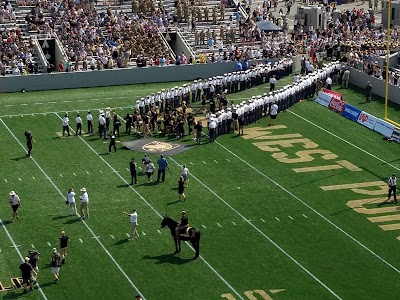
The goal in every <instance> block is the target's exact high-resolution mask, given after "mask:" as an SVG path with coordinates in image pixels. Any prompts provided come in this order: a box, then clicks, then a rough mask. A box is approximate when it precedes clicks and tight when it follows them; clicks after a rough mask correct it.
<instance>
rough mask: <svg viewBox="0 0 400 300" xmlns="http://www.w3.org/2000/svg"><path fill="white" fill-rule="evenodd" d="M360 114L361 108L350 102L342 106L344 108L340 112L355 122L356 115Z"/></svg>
mask: <svg viewBox="0 0 400 300" xmlns="http://www.w3.org/2000/svg"><path fill="white" fill-rule="evenodd" d="M360 114H361V110H359V109H358V108H357V107H354V106H352V105H350V104H347V103H346V105H345V106H344V110H343V112H342V115H343V116H344V117H346V118H348V119H350V120H352V121H354V122H357V120H358V117H359V116H360Z"/></svg>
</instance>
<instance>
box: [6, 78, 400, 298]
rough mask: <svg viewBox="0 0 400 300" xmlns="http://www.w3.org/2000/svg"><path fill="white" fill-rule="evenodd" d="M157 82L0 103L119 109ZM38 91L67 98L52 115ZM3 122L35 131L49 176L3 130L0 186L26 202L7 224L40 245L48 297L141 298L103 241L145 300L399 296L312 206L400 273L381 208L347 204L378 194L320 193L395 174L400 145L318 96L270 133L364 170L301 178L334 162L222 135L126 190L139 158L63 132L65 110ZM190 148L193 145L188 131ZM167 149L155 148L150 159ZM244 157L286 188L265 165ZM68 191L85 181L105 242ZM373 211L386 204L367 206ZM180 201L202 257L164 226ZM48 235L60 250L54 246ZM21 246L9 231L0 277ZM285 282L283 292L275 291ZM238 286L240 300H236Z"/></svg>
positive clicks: (382, 271) (17, 108)
mask: <svg viewBox="0 0 400 300" xmlns="http://www.w3.org/2000/svg"><path fill="white" fill-rule="evenodd" d="M290 80H291V78H285V79H282V80H280V81H279V82H278V85H285V84H286V82H289V81H290ZM174 85H175V84H174V83H171V84H170V85H163V86H174ZM141 88H143V90H141ZM160 88H162V86H161V85H147V86H133V87H118V88H117V89H114V88H104V89H93V90H91V89H81V90H73V91H70V90H68V91H52V92H49V94H47V93H46V92H40V93H37V94H36V93H26V94H5V95H2V96H1V97H7V98H6V99H7V101H8V102H7V103H13V104H12V105H13V106H7V107H4V109H2V111H1V115H2V116H4V115H9V114H14V115H15V114H27V113H32V112H47V111H66V110H81V111H83V110H86V109H89V108H90V109H92V108H101V107H103V108H104V106H108V105H109V104H108V103H110V101H114V102H112V104H110V106H119V107H125V106H126V107H129V106H130V105H131V104H132V101H129V99H130V98H129V97H131V96H132V100H134V99H136V98H135V97H136V95H139V96H145V95H147V94H148V93H149V92H153V91H158V90H159V89H160ZM265 90H268V85H264V86H261V87H257V88H254V89H251V90H249V91H245V92H242V93H237V94H234V95H230V96H229V100H234V101H241V100H239V99H244V98H247V97H250V96H252V95H257V94H261V93H263V92H264V91H265ZM106 93H109V94H108V95H113V97H112V96H109V97H108V98H111V97H112V98H115V97H128V98H123V99H118V100H116V99H108V100H107V99H104V98H106ZM345 93H346V94H345V100H346V101H347V100H348V98H349V99H354V101H358V100H357V99H361V98H362V95H361V94H359V93H357V91H355V92H353V93H351V94H350V93H349V92H348V91H345ZM34 94H36V95H39V94H40V97H44V98H43V99H51V98H53V99H57V100H54V101H55V102H57V103H54V104H53V106H52V107H51V110H46V109H49V108H48V107H45V106H44V105H43V107H42V105H41V104H36V105H35V104H32V103H36V102H34V101H39V100H36V99H37V98H36V96H34ZM82 95H85V96H84V98H83V99H85V100H87V99H92V98H91V97H93V98H94V99H96V98H98V99H99V100H94V101H93V100H87V101H79V102H78V100H79V99H81V98H80V97H81V96H82ZM25 97H27V98H25ZM82 97H83V96H82ZM27 99H29V105H20V104H25V103H26V102H27ZM50 101H51V100H49V102H50ZM63 101H72V102H63ZM92 101H93V102H92ZM41 102H44V100H43V101H41ZM31 104H32V105H31ZM372 104H373V105H370V106H369V108H371V111H370V112H371V113H373V114H375V115H377V116H379V114H378V113H379V110H380V109H381V110H382V111H383V106H382V103H381V102H380V101H379V100H377V101H374V102H373V103H372ZM97 105H98V106H97ZM356 106H357V105H356ZM358 107H360V106H359V105H358ZM372 108H375V110H373V109H372ZM363 109H365V108H363ZM368 111H369V110H368ZM96 116H97V115H96ZM299 116H301V117H304V118H306V119H308V120H309V121H311V122H314V123H316V124H318V125H320V126H322V127H323V128H325V129H327V130H329V131H331V132H333V133H334V134H336V135H337V136H340V137H341V138H343V139H345V140H347V141H350V142H351V143H353V144H354V145H355V146H358V147H360V148H362V149H366V150H367V151H368V152H370V153H372V154H374V155H376V156H377V157H380V158H382V159H384V160H386V161H388V162H390V163H391V164H392V166H393V167H390V166H388V165H387V164H384V163H382V162H381V161H379V160H377V159H376V158H373V157H371V156H370V155H368V154H366V153H364V152H361V151H360V150H357V149H356V148H354V147H353V146H352V145H349V144H347V143H345V142H343V141H341V140H339V139H337V138H336V137H334V136H332V135H329V134H327V133H326V132H324V131H322V130H321V129H318V128H317V127H315V126H313V125H312V124H310V123H307V122H306V121H304V120H303V119H301V118H300V117H299ZM2 120H3V121H4V122H5V123H6V125H7V126H8V127H9V128H10V130H11V131H12V132H13V133H14V134H15V135H16V137H17V138H18V140H19V141H21V143H23V144H24V137H23V131H25V130H27V129H29V130H32V132H33V133H34V138H35V141H36V142H35V143H34V150H33V158H34V159H35V161H36V162H37V163H38V164H39V165H40V167H41V168H42V170H43V171H44V172H45V173H46V174H43V173H42V171H41V170H40V169H39V168H38V167H37V166H36V165H35V163H34V161H33V160H31V159H25V158H23V156H24V151H23V149H22V147H21V146H20V145H19V144H18V143H17V142H16V141H15V139H14V138H13V137H12V135H11V134H10V133H9V132H8V131H7V130H6V128H5V126H3V125H2V124H1V125H0V126H1V127H2V128H3V130H1V131H0V140H1V141H2V143H0V153H1V160H2V170H3V172H2V178H0V190H1V193H2V195H4V198H5V199H6V200H7V193H8V192H9V191H10V190H16V191H17V192H18V193H19V194H20V196H21V199H22V201H23V206H22V208H21V219H20V220H19V221H17V222H15V223H13V224H6V228H7V230H9V232H10V234H11V236H12V237H13V239H14V240H15V242H16V244H17V245H19V247H18V249H19V250H20V251H21V252H22V255H24V254H26V252H27V250H28V249H29V248H30V247H31V244H33V245H35V247H37V248H38V249H39V250H40V251H41V252H42V257H41V263H40V267H41V272H40V276H39V282H40V284H41V286H42V287H43V291H44V292H45V294H46V296H47V298H48V299H71V298H76V299H112V298H118V299H132V298H133V295H134V293H135V290H134V288H133V287H132V286H131V284H130V283H129V281H128V280H127V279H126V278H125V276H124V274H123V273H122V272H121V271H120V270H119V269H118V268H117V266H116V264H115V263H114V262H113V261H112V259H111V258H110V256H109V255H108V254H107V253H106V251H105V250H104V249H103V248H102V247H101V246H100V244H99V242H98V241H100V242H101V243H102V244H103V245H104V247H105V248H106V249H107V251H109V253H110V255H111V256H112V257H113V258H115V260H116V262H117V263H118V265H119V266H120V267H121V268H122V269H123V271H124V272H125V273H126V275H127V276H128V277H129V278H130V280H132V282H133V283H134V284H135V285H136V286H137V287H138V288H139V289H140V291H141V292H142V293H143V294H144V296H145V297H146V299H199V300H202V299H221V295H223V294H227V293H231V294H232V295H233V297H234V298H229V297H228V296H227V297H228V298H226V297H225V299H240V297H241V298H242V299H248V297H246V296H245V294H244V292H245V291H251V290H265V291H266V292H267V293H268V294H269V295H270V297H271V298H272V299H336V298H337V297H335V296H334V294H333V293H335V294H337V295H338V297H340V298H342V299H398V297H399V292H398V289H397V288H396V287H397V286H398V285H399V283H400V282H399V276H398V275H399V273H398V272H397V271H396V270H393V269H392V268H390V267H389V266H388V265H387V264H385V263H384V262H383V261H382V260H381V259H379V258H377V257H376V256H374V255H372V254H371V252H369V251H368V250H367V249H365V248H363V247H361V246H360V245H359V244H358V243H357V242H355V241H354V240H352V239H350V238H349V237H348V236H346V235H345V234H344V233H343V232H341V231H339V230H338V229H337V228H335V227H334V226H333V225H332V224H330V223H328V222H327V221H326V220H324V219H323V218H322V217H321V216H320V215H318V214H316V213H315V212H313V211H312V210H311V209H310V208H309V207H307V206H306V205H305V204H307V205H309V206H310V207H312V208H313V209H315V210H316V211H318V212H319V213H320V214H321V215H322V216H324V217H325V218H327V219H328V220H330V221H331V222H333V223H334V224H336V225H337V226H338V227H340V228H341V229H343V230H344V231H345V232H347V233H348V234H349V235H351V236H352V237H354V238H355V239H357V241H359V242H360V243H362V244H363V245H365V247H366V248H368V249H369V250H370V251H373V252H375V253H376V254H377V255H378V256H379V257H380V258H382V259H384V260H385V261H387V262H388V263H390V264H391V265H392V266H394V267H395V268H397V269H398V268H400V265H399V263H398V261H399V258H400V254H398V252H396V251H394V249H396V247H397V246H398V243H399V241H398V240H397V239H396V237H397V236H398V235H399V234H398V233H397V231H396V230H393V231H383V230H382V229H380V228H379V226H378V225H381V224H388V223H379V224H377V223H372V222H370V221H368V220H367V217H371V216H377V215H379V214H373V215H364V214H358V213H356V212H354V211H353V210H351V209H348V206H346V203H347V202H348V201H350V200H354V199H362V198H369V197H372V196H366V195H364V196H363V195H360V194H355V193H353V192H351V191H350V190H342V191H323V190H322V189H321V188H320V186H323V185H333V184H343V183H355V182H366V181H377V180H386V178H387V177H388V176H389V175H390V174H391V173H392V172H393V171H395V170H396V168H399V167H400V165H399V161H398V155H397V151H396V150H397V149H398V148H397V147H398V145H397V144H395V143H387V142H384V141H382V138H381V136H380V135H378V134H376V133H374V132H373V131H371V130H369V129H367V128H364V127H363V126H361V125H358V124H356V123H353V122H350V121H349V120H347V119H345V118H343V117H341V116H339V115H337V114H336V113H334V112H332V111H330V110H328V109H326V108H324V107H322V106H320V105H318V104H316V103H314V102H311V101H305V102H301V103H299V104H297V105H295V106H294V107H292V108H291V109H290V111H288V112H284V113H281V114H279V116H278V122H277V123H278V124H284V125H285V126H286V127H287V128H286V129H276V130H274V133H273V134H293V133H298V134H301V135H302V136H303V137H304V138H308V139H310V140H312V141H313V142H315V143H317V144H318V145H319V148H320V149H326V150H330V151H331V152H333V153H335V154H336V155H337V156H338V158H337V159H335V160H339V159H341V160H348V161H349V162H351V163H353V164H355V165H356V166H359V167H360V168H362V171H361V172H352V171H348V170H346V169H339V170H330V171H320V172H313V173H295V172H293V170H292V169H293V168H296V167H303V166H318V165H327V164H331V163H333V161H325V160H323V159H321V157H320V155H318V154H317V155H314V156H313V157H315V159H314V160H313V161H312V162H308V163H294V164H285V163H281V162H278V161H277V160H276V159H275V158H273V157H271V154H272V153H271V152H265V151H261V150H260V149H259V148H257V147H255V146H254V145H253V144H254V143H256V142H262V141H263V140H255V139H243V138H242V137H237V136H236V135H235V134H231V135H226V136H222V137H219V138H218V139H217V141H218V143H214V144H211V143H207V139H206V138H205V139H204V141H205V143H204V145H202V146H194V147H192V148H191V149H190V150H188V151H185V152H183V153H181V154H178V155H175V156H173V157H171V158H170V159H169V163H170V169H171V172H172V173H173V175H171V174H169V173H167V180H166V182H165V183H162V184H158V185H156V184H153V185H148V184H146V178H145V177H144V176H139V184H138V185H137V186H134V187H130V186H128V185H127V182H126V180H128V181H129V172H128V171H127V170H126V168H127V167H128V162H129V160H130V158H131V157H132V156H134V157H135V158H136V159H137V160H138V161H140V159H141V157H142V156H143V154H142V153H138V152H133V151H128V150H124V149H122V148H121V146H120V145H119V144H117V146H118V151H117V153H115V154H114V153H113V154H111V155H108V154H107V152H108V149H107V146H108V145H107V143H104V142H103V140H99V139H98V138H97V135H93V136H90V137H83V140H81V139H80V138H78V137H70V138H61V139H60V138H58V136H57V135H56V132H57V131H60V129H61V128H60V127H61V126H60V123H61V121H60V119H59V116H57V115H56V114H46V115H35V116H32V115H25V116H24V117H21V116H13V117H9V116H6V117H2ZM266 125H267V120H266V119H263V120H262V121H261V122H260V123H258V124H254V125H252V126H251V127H255V126H265V127H264V129H265V130H267V129H268V127H266ZM246 130H248V128H246V129H245V132H246ZM131 139H132V138H131V137H126V136H121V138H120V140H121V141H124V140H131ZM165 140H171V139H165ZM85 142H86V143H85ZM184 142H185V143H187V144H192V143H193V142H192V141H191V140H190V139H189V138H188V137H187V138H186V139H185V141H184ZM224 147H225V148H224ZM278 148H280V149H283V151H284V152H285V153H287V154H288V155H289V157H293V156H294V154H295V152H296V151H299V150H304V149H303V148H302V147H301V145H300V144H295V145H294V147H292V148H282V147H281V146H278ZM227 149H229V150H230V151H232V152H233V153H235V154H236V155H238V156H239V157H240V158H242V159H243V160H240V159H239V158H237V157H236V156H234V155H233V154H232V153H230V152H229V151H227ZM157 157H158V156H157V155H151V158H152V159H153V160H156V159H157ZM244 161H246V162H247V163H248V164H250V165H251V166H253V167H254V168H256V169H257V170H259V171H260V172H261V173H263V174H264V175H265V176H267V177H268V178H271V179H273V180H274V181H275V182H276V183H278V184H280V185H281V186H282V187H283V188H284V189H286V190H284V189H282V188H281V187H279V186H277V185H276V184H275V183H273V182H271V181H270V180H268V178H266V177H264V176H262V175H261V174H260V173H257V171H255V169H253V168H251V167H250V166H249V165H248V164H246V163H245V162H244ZM175 162H176V163H175ZM183 163H186V164H187V165H188V167H189V169H190V172H191V174H192V175H191V176H190V181H189V188H187V189H186V192H185V193H186V195H187V198H188V200H187V202H185V203H179V202H176V200H177V198H178V195H177V190H176V181H177V179H178V176H179V170H180V165H181V164H183ZM115 171H117V172H115ZM60 174H61V175H60ZM118 174H119V175H120V176H121V177H122V178H123V179H121V177H120V176H118ZM46 175H47V176H49V177H50V179H49V178H47V177H46ZM33 178H35V179H33ZM4 179H6V181H5V180H4ZM124 179H125V180H124ZM53 184H54V185H53ZM71 186H72V187H74V188H75V189H76V190H78V189H79V188H80V187H82V186H85V187H86V188H87V189H88V191H89V196H90V210H91V216H90V218H89V219H88V220H87V224H88V226H89V227H90V229H91V230H92V231H93V234H94V236H98V240H97V239H96V238H94V237H93V234H92V233H91V232H90V231H89V230H88V228H86V227H85V225H84V224H83V223H82V222H80V221H77V220H76V217H70V216H68V210H67V208H66V205H65V203H64V199H63V197H62V196H61V195H60V194H59V192H58V190H59V191H60V192H61V194H63V195H64V194H66V192H67V189H68V188H69V187H71ZM288 191H289V192H291V193H292V195H291V194H289V193H288ZM293 195H295V196H297V197H298V199H296V198H294V197H293ZM382 197H383V198H384V196H382ZM299 199H300V200H301V201H303V202H304V203H301V202H300V201H299ZM7 204H8V202H7V201H3V204H2V206H1V207H2V209H1V215H0V216H1V218H2V219H3V221H5V220H9V217H10V208H9V207H8V206H7ZM367 207H369V208H376V207H377V206H376V204H369V205H367ZM388 207H389V206H388ZM132 208H136V209H137V210H138V212H139V233H140V234H141V237H140V238H139V239H138V240H136V241H133V242H132V241H129V242H128V241H127V240H126V239H127V237H126V233H127V232H129V221H128V217H125V216H123V215H122V212H123V211H127V210H130V209H132ZM182 209H186V210H187V211H188V214H189V219H190V223H191V225H192V226H196V227H198V228H199V229H200V230H201V231H202V240H201V255H202V257H203V258H204V261H203V260H201V259H198V260H196V261H192V260H191V258H192V257H193V255H194V253H193V252H192V250H190V249H189V248H188V247H187V246H186V245H182V253H181V254H179V255H176V256H171V255H170V254H171V253H172V252H173V251H174V245H173V241H172V239H171V237H170V235H169V232H168V230H167V229H164V230H161V229H160V227H159V224H160V221H161V219H160V217H159V215H158V214H161V215H163V214H164V213H168V214H169V215H170V216H171V217H174V218H175V219H178V218H179V212H180V211H181V210H182ZM392 214H396V213H392ZM380 215H382V214H380ZM383 215H386V214H383ZM289 216H290V217H289ZM246 220H248V221H246ZM218 223H219V224H220V226H219V225H218ZM249 223H250V224H252V225H253V226H252V225H250V224H249ZM390 223H395V221H392V222H389V224H390ZM203 225H204V226H203ZM63 229H64V230H66V231H67V233H68V234H69V236H70V238H71V242H70V249H69V251H70V252H69V257H68V261H67V264H66V265H65V266H63V267H62V269H61V280H60V282H59V283H58V284H57V285H55V284H52V283H51V282H52V276H51V274H50V270H49V269H46V265H47V263H48V261H49V260H50V254H51V249H52V247H53V246H55V245H57V240H58V234H59V231H60V230H63ZM158 230H160V232H161V233H159V232H158ZM143 232H144V233H145V234H146V235H143ZM111 235H113V237H114V238H113V237H111ZM80 240H82V242H80ZM271 241H273V242H275V243H276V244H273V243H271ZM48 242H49V243H50V244H51V245H52V246H48V244H47V243H48ZM11 245H12V244H11V242H10V241H9V239H8V237H7V235H6V234H5V232H4V230H3V229H2V230H1V231H0V249H1V250H2V251H1V252H0V256H1V259H2V260H1V262H3V261H4V264H3V263H1V264H0V272H1V273H0V274H1V279H0V280H1V281H2V282H3V283H5V282H7V281H8V280H9V279H8V278H9V277H11V276H12V275H14V274H15V275H17V274H18V271H17V268H18V264H19V257H18V254H17V252H16V251H15V249H14V248H11ZM278 247H279V248H278ZM288 255H290V257H291V258H292V259H291V258H289V257H288ZM293 260H295V261H296V262H297V264H296V263H295V262H294V261H293ZM300 265H301V266H302V267H303V268H301V267H300ZM306 270H307V271H308V272H309V273H307V271H306ZM214 271H215V272H217V273H218V274H216V273H215V272H214ZM310 273H311V274H312V275H313V276H314V278H313V277H312V276H310ZM221 278H223V280H222V279H221ZM227 283H228V284H229V285H230V286H228V285H227ZM388 283H389V284H388ZM231 287H232V288H233V289H234V291H233V290H232V289H231ZM276 289H284V291H282V292H279V293H276V294H274V293H273V292H271V291H270V290H276ZM235 291H237V293H238V294H239V295H235ZM331 291H332V292H331ZM0 295H2V296H4V298H5V299H13V298H17V297H18V298H21V299H43V298H42V297H41V296H40V294H39V293H38V291H34V292H31V293H29V294H28V295H26V296H23V297H22V296H21V297H20V292H19V291H16V292H11V293H8V294H6V293H4V292H3V294H0ZM257 297H258V298H256V299H262V297H261V296H257Z"/></svg>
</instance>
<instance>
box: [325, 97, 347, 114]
mask: <svg viewBox="0 0 400 300" xmlns="http://www.w3.org/2000/svg"><path fill="white" fill-rule="evenodd" d="M345 105H346V102H344V101H343V100H340V99H337V98H335V97H332V99H331V102H329V105H328V107H329V108H330V109H332V110H334V111H337V112H338V113H342V112H343V111H344V107H345Z"/></svg>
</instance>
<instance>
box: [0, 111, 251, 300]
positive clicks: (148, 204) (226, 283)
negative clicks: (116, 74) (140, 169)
mask: <svg viewBox="0 0 400 300" xmlns="http://www.w3.org/2000/svg"><path fill="white" fill-rule="evenodd" d="M55 115H56V116H57V117H58V118H59V119H60V120H62V118H61V117H60V116H59V115H58V114H55ZM0 120H1V119H0ZM69 127H70V129H71V131H72V132H75V130H74V129H73V128H72V127H71V126H69ZM78 137H79V139H80V140H81V141H82V142H83V143H84V144H85V145H86V146H87V147H88V148H89V149H90V150H91V151H92V152H93V153H95V154H96V156H97V157H98V158H100V160H101V161H103V163H104V164H106V165H107V166H108V167H109V168H110V169H111V170H112V171H113V173H114V174H115V175H117V176H118V177H119V178H120V179H121V180H122V181H123V182H124V183H125V184H127V185H128V187H129V188H130V189H131V190H132V191H133V192H134V193H135V194H136V195H137V196H138V197H139V198H140V199H141V200H142V201H143V202H144V203H145V204H146V205H147V206H148V207H149V208H150V209H151V210H152V211H154V212H155V213H156V215H157V216H159V217H160V218H161V219H163V216H162V215H161V214H160V213H159V212H158V211H157V210H156V209H155V208H154V206H153V205H151V204H150V203H149V202H148V201H147V200H146V199H145V198H144V197H143V196H142V195H141V194H140V193H139V192H138V191H137V190H136V189H135V188H134V187H133V186H131V185H129V182H128V181H127V180H126V179H125V178H124V177H123V176H122V175H121V174H120V173H119V172H117V170H116V169H114V167H113V166H111V165H110V164H109V163H108V162H107V161H106V160H105V159H104V158H103V157H101V156H100V155H99V153H97V152H96V150H94V149H93V147H92V146H90V145H89V144H88V142H86V141H85V140H84V139H83V138H82V137H81V136H80V135H78ZM186 245H188V246H189V248H190V249H192V250H193V251H195V250H194V248H193V247H192V245H190V244H189V243H188V242H186ZM199 257H200V259H201V260H202V261H203V262H204V263H205V264H206V265H207V266H208V267H209V268H210V269H211V271H213V273H214V274H215V275H217V276H218V278H219V279H221V281H222V282H223V283H224V284H225V285H226V286H227V287H228V288H230V289H231V291H232V292H234V293H235V294H236V296H238V297H239V299H242V300H245V299H244V298H243V297H242V296H241V295H240V294H239V293H238V292H237V291H236V290H235V289H234V288H233V286H232V285H231V284H230V283H229V282H228V281H226V279H225V278H223V277H222V275H221V274H219V273H218V271H217V270H216V269H215V268H214V267H213V266H211V265H210V263H209V262H208V261H206V260H205V259H204V258H203V256H201V255H200V256H199Z"/></svg>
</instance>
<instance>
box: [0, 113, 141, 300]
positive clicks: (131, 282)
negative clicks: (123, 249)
mask: <svg viewBox="0 0 400 300" xmlns="http://www.w3.org/2000/svg"><path fill="white" fill-rule="evenodd" d="M0 122H1V123H3V125H4V127H5V128H6V129H7V130H8V132H9V133H10V134H11V135H12V136H13V138H14V139H15V140H16V141H17V142H18V144H19V145H20V146H21V147H22V148H23V149H24V150H25V147H24V146H23V145H22V144H21V142H20V141H19V140H18V138H17V137H16V136H15V135H14V133H13V132H12V131H11V129H10V128H9V127H8V126H7V124H6V123H4V121H3V119H1V118H0ZM25 151H26V150H25ZM30 158H31V159H32V161H33V162H34V163H35V165H36V166H37V167H38V168H39V170H40V171H41V172H42V173H43V175H44V176H45V177H46V178H47V180H49V182H50V183H51V184H52V186H53V187H54V188H55V189H56V190H57V192H58V193H59V194H60V196H61V197H62V198H63V199H65V196H64V194H63V193H62V192H61V191H60V189H59V188H58V187H57V185H56V184H55V183H54V182H53V180H52V179H51V177H49V175H47V173H46V172H45V171H44V170H43V168H42V167H41V166H40V165H39V164H38V162H37V161H36V160H35V159H34V158H33V157H32V156H31V157H30ZM82 223H83V224H84V225H85V226H86V228H87V229H88V230H89V232H90V233H91V234H92V237H93V238H94V239H96V241H97V242H98V243H99V245H100V246H101V248H103V250H104V251H105V252H106V253H107V255H108V256H109V257H110V258H111V260H112V261H113V262H114V264H115V265H116V266H117V268H118V269H119V270H120V271H121V273H122V274H123V275H124V277H125V278H126V279H127V280H128V282H129V283H130V284H131V286H132V287H133V288H134V289H135V290H136V291H137V292H138V293H139V294H140V295H141V296H142V298H143V300H146V298H145V297H144V296H143V294H142V292H140V290H139V289H138V288H137V286H136V285H135V284H134V283H133V281H132V280H131V279H130V278H129V277H128V275H127V274H126V273H125V271H124V270H123V269H122V268H121V266H120V265H119V264H118V262H117V261H116V260H115V258H114V257H113V256H112V255H111V253H110V252H109V251H108V250H107V248H106V247H105V246H104V244H103V243H102V242H101V241H100V240H99V237H98V236H97V235H96V234H95V233H94V232H93V230H92V229H91V228H90V227H89V225H88V224H87V223H86V221H85V220H82ZM3 227H4V226H3ZM4 228H5V227H4ZM16 249H17V248H16ZM17 250H18V249H17ZM21 257H22V256H21Z"/></svg>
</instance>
